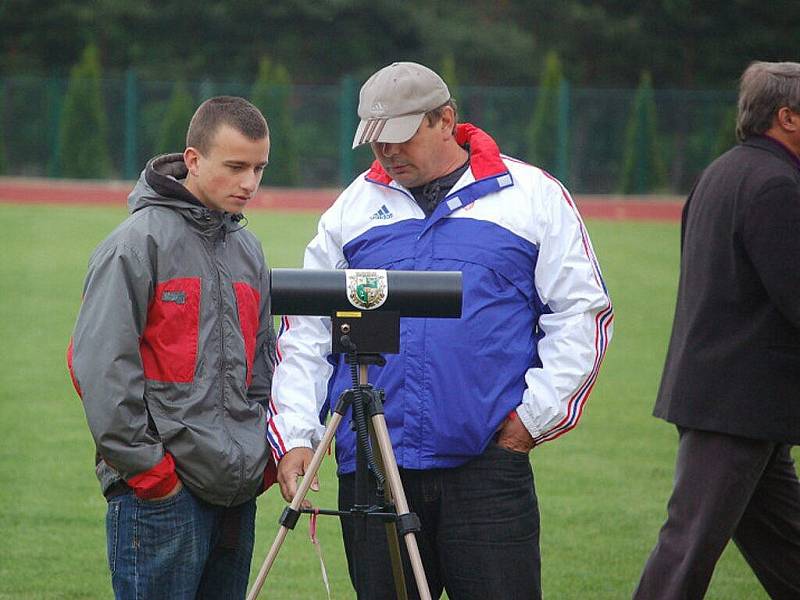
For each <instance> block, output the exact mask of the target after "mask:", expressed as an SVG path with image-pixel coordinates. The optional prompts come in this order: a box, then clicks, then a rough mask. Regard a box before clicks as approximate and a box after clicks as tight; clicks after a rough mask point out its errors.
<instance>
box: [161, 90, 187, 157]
mask: <svg viewBox="0 0 800 600" xmlns="http://www.w3.org/2000/svg"><path fill="white" fill-rule="evenodd" d="M194 110H195V106H194V101H193V100H192V96H191V94H189V90H188V88H187V87H186V83H185V82H184V81H178V82H177V83H176V84H175V86H174V87H173V88H172V96H171V97H170V100H169V104H168V105H167V111H166V113H165V114H164V120H163V122H162V124H161V130H160V134H159V138H158V145H157V152H158V153H159V154H165V153H167V152H183V149H184V147H185V146H186V130H187V129H188V128H189V121H191V119H192V115H193V114H194Z"/></svg>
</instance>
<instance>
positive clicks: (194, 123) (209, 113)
mask: <svg viewBox="0 0 800 600" xmlns="http://www.w3.org/2000/svg"><path fill="white" fill-rule="evenodd" d="M220 125H229V126H231V127H233V128H234V129H235V130H236V131H238V132H239V133H241V134H243V135H244V136H245V137H247V138H249V139H251V140H262V139H264V138H265V137H269V127H268V126H267V120H266V119H265V118H264V115H262V114H261V111H260V110H258V108H256V107H255V106H253V105H252V104H251V103H250V102H248V101H247V100H245V99H244V98H239V97H238V96H217V97H215V98H209V99H208V100H206V101H205V102H203V103H202V104H201V105H200V106H198V107H197V110H196V111H195V113H194V116H193V117H192V120H191V121H190V122H189V129H188V130H187V132H186V146H187V147H189V146H191V147H193V148H197V150H199V151H200V152H201V153H206V152H208V150H209V148H210V146H211V142H212V140H213V139H214V134H215V133H216V132H217V129H219V127H220Z"/></svg>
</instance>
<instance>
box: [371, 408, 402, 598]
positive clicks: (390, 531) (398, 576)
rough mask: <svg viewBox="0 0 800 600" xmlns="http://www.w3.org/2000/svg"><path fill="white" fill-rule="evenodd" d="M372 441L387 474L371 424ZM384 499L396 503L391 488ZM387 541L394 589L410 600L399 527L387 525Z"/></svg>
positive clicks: (386, 491)
mask: <svg viewBox="0 0 800 600" xmlns="http://www.w3.org/2000/svg"><path fill="white" fill-rule="evenodd" d="M369 434H370V439H371V440H372V445H373V447H375V448H376V452H375V463H376V464H377V465H378V468H379V469H380V470H381V471H382V472H384V473H385V472H386V469H385V468H384V466H383V455H382V454H381V452H380V449H377V446H378V442H377V438H376V437H375V428H374V427H373V426H372V423H371V422H370V426H369ZM383 494H384V496H383V497H384V499H385V500H386V501H388V502H390V503H394V497H393V496H392V490H391V487H386V488H385V489H384V490H383ZM386 541H387V543H388V545H389V558H390V559H391V563H392V576H393V577H394V587H395V592H396V593H397V599H398V600H407V599H408V590H407V589H406V578H405V574H404V573H403V558H402V556H401V555H400V538H398V536H397V527H396V525H395V524H394V523H386Z"/></svg>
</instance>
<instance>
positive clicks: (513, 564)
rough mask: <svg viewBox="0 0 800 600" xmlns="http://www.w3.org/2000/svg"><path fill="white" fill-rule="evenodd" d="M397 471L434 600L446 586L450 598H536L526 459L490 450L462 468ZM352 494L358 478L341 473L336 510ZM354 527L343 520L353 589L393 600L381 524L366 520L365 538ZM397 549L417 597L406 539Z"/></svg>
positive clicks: (535, 514) (535, 530)
mask: <svg viewBox="0 0 800 600" xmlns="http://www.w3.org/2000/svg"><path fill="white" fill-rule="evenodd" d="M400 474H401V478H402V480H403V489H404V491H405V493H406V498H407V500H408V503H409V506H410V510H411V511H412V512H415V513H416V514H417V516H419V518H420V521H421V523H422V531H421V532H419V533H418V534H417V541H418V545H419V549H420V554H421V556H422V562H423V565H424V568H425V575H426V578H427V580H428V586H429V588H430V591H431V596H432V597H433V598H439V597H440V596H441V593H442V590H443V588H444V589H446V590H447V594H448V596H449V597H450V599H451V600H471V599H474V600H486V599H487V598H503V599H504V600H523V599H524V600H530V599H539V598H541V583H540V559H539V507H538V503H537V500H536V492H535V490H534V484H533V471H532V469H531V464H530V460H529V458H528V455H527V454H522V453H519V452H511V451H509V450H505V449H502V448H499V447H497V446H495V445H490V446H489V448H488V449H487V450H486V451H485V452H484V454H483V455H481V456H479V457H477V458H476V459H474V460H472V461H470V462H468V463H467V464H465V465H462V466H460V467H456V468H453V469H433V470H426V471H412V470H401V472H400ZM370 487H372V486H370ZM354 497H355V477H354V476H353V474H349V475H342V476H340V478H339V506H340V508H341V509H342V510H346V509H349V508H350V507H351V506H352V505H353V500H354ZM374 501H375V494H374V490H372V491H371V492H370V502H371V503H372V502H374ZM358 527H359V523H358V520H357V519H354V518H347V517H345V518H343V519H342V534H343V537H344V545H345V552H346V554H347V565H348V569H349V571H350V579H351V581H352V583H353V587H354V588H355V590H356V591H357V593H358V597H359V598H361V599H369V600H383V599H387V600H388V599H394V598H395V597H396V595H395V585H394V580H393V577H392V570H391V561H390V558H389V550H388V545H387V542H386V531H385V527H384V524H383V523H382V522H380V521H379V520H377V519H370V520H368V522H367V525H366V530H363V529H362V532H363V535H359V533H358V532H357V528H358ZM400 547H401V552H402V555H403V569H404V573H405V580H406V585H407V589H408V596H409V598H419V595H418V592H417V586H416V584H415V582H414V574H413V571H412V569H411V564H410V562H409V561H408V556H407V553H406V546H405V542H404V541H403V538H400Z"/></svg>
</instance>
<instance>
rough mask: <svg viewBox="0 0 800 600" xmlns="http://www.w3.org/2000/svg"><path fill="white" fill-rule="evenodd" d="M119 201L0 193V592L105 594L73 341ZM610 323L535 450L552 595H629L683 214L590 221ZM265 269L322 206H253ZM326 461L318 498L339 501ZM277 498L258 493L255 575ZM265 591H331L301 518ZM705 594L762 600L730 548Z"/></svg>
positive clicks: (660, 502) (654, 497)
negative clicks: (590, 377) (571, 405)
mask: <svg viewBox="0 0 800 600" xmlns="http://www.w3.org/2000/svg"><path fill="white" fill-rule="evenodd" d="M124 217H125V213H124V211H123V210H122V209H110V208H78V207H50V206H24V205H0V224H2V229H3V235H2V242H0V248H2V254H3V260H2V262H0V424H2V433H0V598H2V599H14V600H18V599H34V598H35V599H44V598H110V597H112V594H111V588H110V581H109V575H108V571H107V568H106V565H105V560H106V559H105V533H104V516H105V509H104V506H105V500H104V499H103V498H102V496H101V495H100V493H99V491H98V488H97V484H96V481H95V478H94V473H93V454H94V449H93V444H92V441H91V438H90V436H89V433H88V429H87V427H86V423H85V420H84V416H83V412H82V409H81V405H80V401H79V400H78V398H77V396H76V395H75V393H74V391H73V390H72V386H71V384H70V381H69V376H68V373H67V369H66V366H65V360H64V353H65V349H66V346H67V341H68V338H69V336H70V333H71V329H72V325H73V322H74V318H75V315H76V311H77V309H78V305H79V302H80V296H81V289H82V283H83V277H84V272H85V268H86V262H87V259H88V257H89V254H90V252H91V250H92V248H93V247H94V246H95V245H96V244H97V243H98V242H99V241H100V240H101V239H102V238H103V237H105V235H106V234H107V233H108V232H109V231H110V230H111V229H112V228H113V227H114V226H115V225H116V224H117V223H118V222H120V221H121V220H122V219H123V218H124ZM588 227H589V231H590V234H591V236H592V239H593V242H594V246H595V250H596V251H597V254H598V257H599V259H600V262H601V265H602V267H603V270H604V274H605V277H606V282H607V284H608V287H609V290H610V292H611V294H612V297H613V299H614V302H615V307H616V315H617V316H616V331H615V335H614V340H613V342H612V344H611V346H610V349H609V352H608V356H607V359H606V362H605V365H604V367H603V370H602V372H601V374H600V377H599V379H598V383H597V385H596V387H595V390H594V393H593V395H592V398H591V399H590V400H589V404H588V406H587V408H586V411H585V413H584V416H583V419H582V422H581V424H580V425H579V426H578V427H577V428H576V429H575V430H574V431H573V432H571V433H570V434H569V435H567V436H565V437H563V438H560V439H558V440H556V441H555V442H552V443H550V444H547V445H545V446H543V447H541V448H539V449H536V450H535V451H534V452H533V454H532V461H533V465H534V473H535V477H536V486H537V492H538V495H539V502H540V509H541V515H542V539H541V545H542V560H543V573H542V577H543V587H544V592H545V597H547V598H551V599H556V600H562V599H582V600H583V599H595V598H597V599H601V598H603V599H605V598H608V599H612V598H613V599H617V598H626V597H630V594H631V592H632V590H633V588H634V586H635V584H636V581H637V579H638V576H639V572H640V570H641V568H642V565H643V564H644V561H645V559H646V557H647V555H648V553H649V551H650V549H651V548H652V546H653V544H654V542H655V539H656V535H657V533H658V529H659V527H660V526H661V523H662V521H663V518H664V515H665V505H666V500H667V497H668V494H669V491H670V489H671V480H672V473H673V461H674V456H675V447H676V439H677V436H676V434H675V431H674V429H673V428H672V427H671V426H669V425H667V424H665V423H663V422H661V421H658V420H656V419H654V418H653V417H651V416H650V411H651V408H652V404H653V400H654V396H655V393H656V390H657V386H658V381H659V375H660V371H661V366H662V362H663V357H664V351H665V345H666V340H667V336H668V334H669V327H670V322H671V319H672V311H673V305H674V295H675V292H674V289H675V284H676V282H677V253H678V226H677V225H675V224H655V223H633V222H604V221H592V222H589V223H588ZM249 228H250V229H251V230H252V231H253V232H255V233H256V234H257V235H258V236H259V237H260V238H261V240H262V242H263V244H264V248H265V251H266V253H267V256H268V257H269V260H270V262H271V266H275V267H281V266H283V267H287V266H297V265H298V264H299V262H300V260H301V256H302V249H303V247H304V245H305V243H306V242H307V241H308V239H310V237H311V236H312V235H313V233H314V231H315V228H316V217H314V216H310V215H289V214H268V213H254V214H252V215H250V224H249ZM333 462H334V461H333V458H331V459H330V460H327V459H326V461H325V463H324V464H323V472H322V473H321V483H322V490H321V491H320V492H319V493H318V494H316V495H315V496H314V498H313V500H314V502H315V504H317V505H319V506H322V507H333V506H334V504H335V489H336V482H335V475H334V465H333ZM282 508H283V502H282V500H281V499H280V497H279V495H278V493H277V490H276V489H275V488H273V489H272V490H270V491H269V492H268V493H267V494H266V495H265V496H263V497H262V498H261V499H260V501H259V516H258V532H257V539H256V552H255V556H254V559H253V572H254V573H255V572H256V571H257V570H258V568H259V566H260V565H261V562H262V560H263V558H264V556H265V555H266V552H267V550H268V548H269V546H270V544H271V543H272V540H273V538H274V536H275V532H276V530H277V525H276V519H277V515H278V514H279V512H280V510H281V509H282ZM319 529H320V538H321V542H322V548H323V552H324V554H325V559H326V565H327V568H328V572H329V575H330V576H331V585H332V588H333V597H334V598H337V599H340V600H341V599H347V598H351V597H353V594H352V592H351V590H350V586H349V582H348V579H347V569H346V566H345V561H344V553H343V550H342V546H341V542H340V541H339V529H338V523H337V522H336V521H335V520H333V519H332V518H321V519H320V527H319ZM262 597H264V598H270V599H276V600H291V599H298V600H312V599H316V598H319V599H324V598H326V594H325V589H324V587H323V584H322V579H321V575H320V570H319V562H318V560H317V558H316V554H315V553H314V550H313V548H312V546H311V544H310V542H309V540H308V527H307V520H306V519H303V520H302V521H301V523H300V524H299V525H298V527H297V529H296V530H295V531H294V532H292V533H290V534H289V537H288V540H287V542H286V543H285V544H284V546H283V549H282V550H281V553H280V554H279V556H278V560H277V562H276V565H275V567H274V569H273V572H272V573H271V574H270V577H269V579H268V580H267V584H266V586H265V591H264V592H263V593H262ZM707 597H708V598H712V599H714V598H716V599H720V600H722V599H724V600H734V599H748V600H753V599H759V598H766V597H767V596H766V594H765V593H764V592H763V591H762V590H761V588H760V586H759V585H758V582H757V581H756V579H755V577H754V576H753V575H752V573H751V572H750V570H749V568H748V567H747V565H746V564H745V563H744V561H743V559H742V558H741V556H740V555H739V553H738V551H737V550H736V549H735V548H733V547H732V546H731V547H729V548H728V550H727V551H726V553H725V555H724V556H723V558H722V560H721V562H720V564H719V565H718V567H717V570H716V573H715V576H714V579H713V581H712V584H711V588H710V591H709V593H708V596H707Z"/></svg>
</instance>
